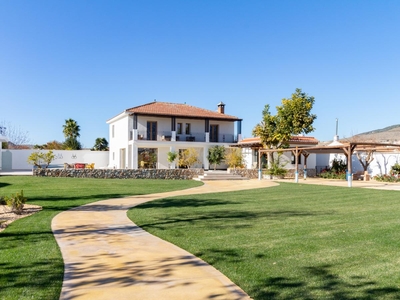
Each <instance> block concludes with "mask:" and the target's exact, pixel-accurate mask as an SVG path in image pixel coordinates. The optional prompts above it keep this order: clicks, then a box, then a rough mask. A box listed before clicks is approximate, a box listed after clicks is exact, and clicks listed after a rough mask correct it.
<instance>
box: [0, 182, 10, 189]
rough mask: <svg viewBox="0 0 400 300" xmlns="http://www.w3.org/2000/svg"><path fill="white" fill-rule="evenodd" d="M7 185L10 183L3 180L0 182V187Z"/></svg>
mask: <svg viewBox="0 0 400 300" xmlns="http://www.w3.org/2000/svg"><path fill="white" fill-rule="evenodd" d="M8 185H11V184H9V183H5V182H0V188H2V187H5V186H8Z"/></svg>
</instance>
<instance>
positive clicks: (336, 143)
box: [328, 118, 343, 146]
mask: <svg viewBox="0 0 400 300" xmlns="http://www.w3.org/2000/svg"><path fill="white" fill-rule="evenodd" d="M338 127H339V120H338V118H336V134H335V136H334V137H333V142H332V143H330V144H329V145H328V146H341V145H343V144H342V143H341V142H339V135H338Z"/></svg>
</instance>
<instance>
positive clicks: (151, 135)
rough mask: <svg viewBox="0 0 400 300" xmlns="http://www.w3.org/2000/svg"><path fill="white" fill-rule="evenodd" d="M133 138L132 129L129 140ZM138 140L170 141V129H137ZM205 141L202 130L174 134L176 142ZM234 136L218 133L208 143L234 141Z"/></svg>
mask: <svg viewBox="0 0 400 300" xmlns="http://www.w3.org/2000/svg"><path fill="white" fill-rule="evenodd" d="M132 139H133V131H131V132H130V135H129V140H132ZM137 140H138V141H158V142H169V141H172V132H171V131H157V132H147V131H137ZM205 141H206V134H205V133H204V132H192V133H191V134H176V142H202V143H204V142H205ZM236 142H237V140H236V137H235V135H234V134H219V135H218V137H217V139H214V140H213V139H211V136H210V143H236Z"/></svg>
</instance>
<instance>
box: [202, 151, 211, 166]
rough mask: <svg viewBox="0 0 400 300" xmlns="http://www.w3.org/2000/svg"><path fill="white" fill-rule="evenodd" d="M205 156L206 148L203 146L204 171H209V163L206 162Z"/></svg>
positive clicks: (206, 153)
mask: <svg viewBox="0 0 400 300" xmlns="http://www.w3.org/2000/svg"><path fill="white" fill-rule="evenodd" d="M207 155H208V146H205V147H203V164H204V170H209V169H210V162H209V161H208V158H207Z"/></svg>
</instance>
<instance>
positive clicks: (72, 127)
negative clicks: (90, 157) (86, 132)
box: [63, 119, 82, 150]
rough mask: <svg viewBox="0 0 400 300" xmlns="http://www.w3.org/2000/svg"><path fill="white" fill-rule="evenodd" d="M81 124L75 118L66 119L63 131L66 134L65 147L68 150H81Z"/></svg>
mask: <svg viewBox="0 0 400 300" xmlns="http://www.w3.org/2000/svg"><path fill="white" fill-rule="evenodd" d="M79 131H80V128H79V125H78V124H77V123H76V121H75V120H73V119H68V120H65V125H63V133H64V136H65V142H64V147H65V149H67V150H80V149H82V146H81V143H80V142H79V141H78V137H79V136H80V133H79Z"/></svg>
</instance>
